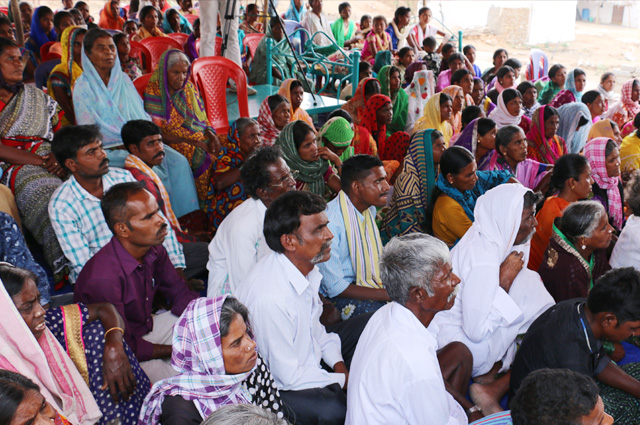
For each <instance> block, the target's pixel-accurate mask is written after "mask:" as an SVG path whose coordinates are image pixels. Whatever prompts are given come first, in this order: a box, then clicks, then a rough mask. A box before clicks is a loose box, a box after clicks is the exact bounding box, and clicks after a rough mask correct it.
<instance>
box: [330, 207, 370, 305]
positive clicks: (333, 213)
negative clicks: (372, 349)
mask: <svg viewBox="0 0 640 425" xmlns="http://www.w3.org/2000/svg"><path fill="white" fill-rule="evenodd" d="M347 202H351V200H349V197H347ZM369 209H370V210H372V211H371V212H372V213H373V215H374V216H375V214H376V207H374V206H371V207H369ZM356 214H358V219H359V220H361V221H362V220H364V215H362V214H360V212H359V211H358V210H356ZM327 218H328V219H329V225H328V227H329V230H331V233H333V241H332V243H331V258H330V259H329V261H326V262H324V263H320V264H318V268H319V269H320V273H322V283H321V284H320V293H321V294H322V295H324V296H325V297H331V298H333V297H336V296H338V295H340V294H341V293H342V292H344V290H345V289H347V288H348V287H349V285H350V284H352V283H355V281H356V273H355V271H354V270H353V264H352V263H351V254H350V253H349V241H348V240H347V232H346V230H345V225H344V218H343V217H342V210H341V209H340V197H339V196H336V197H335V198H334V199H333V201H331V202H329V204H328V205H327Z"/></svg>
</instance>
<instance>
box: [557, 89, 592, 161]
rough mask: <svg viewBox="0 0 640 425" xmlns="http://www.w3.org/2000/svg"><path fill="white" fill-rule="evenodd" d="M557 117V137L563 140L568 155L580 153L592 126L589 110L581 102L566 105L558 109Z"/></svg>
mask: <svg viewBox="0 0 640 425" xmlns="http://www.w3.org/2000/svg"><path fill="white" fill-rule="evenodd" d="M558 115H560V125H559V126H558V136H560V137H562V138H563V139H564V142H565V143H566V144H567V149H568V150H569V152H570V153H580V151H582V149H583V148H584V145H586V144H587V138H588V136H589V130H591V126H592V125H593V122H592V121H591V113H590V112H589V108H588V107H587V105H585V104H584V103H582V102H573V103H567V104H565V105H562V106H561V107H559V108H558Z"/></svg>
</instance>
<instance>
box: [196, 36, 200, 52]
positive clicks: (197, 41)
mask: <svg viewBox="0 0 640 425" xmlns="http://www.w3.org/2000/svg"><path fill="white" fill-rule="evenodd" d="M196 53H197V54H198V55H200V39H197V40H196Z"/></svg>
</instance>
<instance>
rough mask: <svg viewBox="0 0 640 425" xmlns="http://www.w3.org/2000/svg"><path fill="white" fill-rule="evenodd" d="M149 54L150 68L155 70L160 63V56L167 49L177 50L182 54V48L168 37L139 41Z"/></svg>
mask: <svg viewBox="0 0 640 425" xmlns="http://www.w3.org/2000/svg"><path fill="white" fill-rule="evenodd" d="M140 44H142V45H143V46H145V47H146V48H147V49H149V52H151V66H152V67H153V69H156V65H158V62H159V61H160V56H162V54H163V53H164V52H165V51H166V50H169V49H178V50H180V51H181V52H184V48H183V47H182V45H181V44H180V42H179V41H177V40H174V39H173V38H169V37H148V38H145V39H144V40H141V41H140Z"/></svg>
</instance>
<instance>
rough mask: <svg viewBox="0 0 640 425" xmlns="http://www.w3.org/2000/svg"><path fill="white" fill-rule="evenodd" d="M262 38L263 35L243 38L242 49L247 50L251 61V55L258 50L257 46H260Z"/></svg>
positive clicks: (251, 35)
mask: <svg viewBox="0 0 640 425" xmlns="http://www.w3.org/2000/svg"><path fill="white" fill-rule="evenodd" d="M262 37H264V34H260V33H256V34H247V35H245V36H244V40H242V48H243V49H247V48H249V55H251V59H253V55H254V54H255V53H256V50H257V49H258V44H260V40H262Z"/></svg>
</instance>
